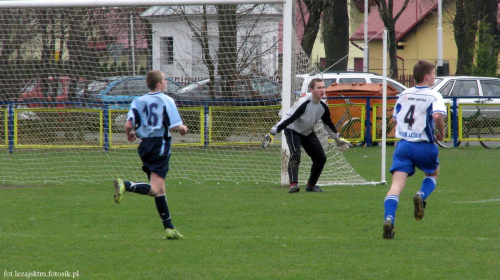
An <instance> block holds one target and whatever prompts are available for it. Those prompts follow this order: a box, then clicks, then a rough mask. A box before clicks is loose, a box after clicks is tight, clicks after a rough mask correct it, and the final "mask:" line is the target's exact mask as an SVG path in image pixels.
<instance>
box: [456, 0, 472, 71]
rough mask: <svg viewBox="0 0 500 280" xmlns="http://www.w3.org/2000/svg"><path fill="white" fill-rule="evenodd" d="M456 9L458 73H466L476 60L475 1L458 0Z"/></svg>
mask: <svg viewBox="0 0 500 280" xmlns="http://www.w3.org/2000/svg"><path fill="white" fill-rule="evenodd" d="M456 9H457V12H456V15H455V19H454V21H453V27H454V34H455V42H456V44H457V52H458V53H457V57H458V59H457V72H456V75H466V74H467V73H468V72H469V71H470V69H471V67H472V64H473V61H474V46H475V40H476V32H477V28H478V25H477V13H476V12H475V11H476V7H475V1H472V0H457V2H456Z"/></svg>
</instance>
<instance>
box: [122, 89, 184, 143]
mask: <svg viewBox="0 0 500 280" xmlns="http://www.w3.org/2000/svg"><path fill="white" fill-rule="evenodd" d="M127 120H131V121H132V124H133V125H134V127H135V134H136V135H137V137H139V138H152V137H163V138H164V139H168V138H170V137H171V135H170V131H169V129H170V128H173V127H177V126H179V125H182V119H181V116H180V115H179V111H178V110H177V106H176V105H175V101H174V100H173V99H172V98H171V97H169V96H167V95H165V94H164V93H163V92H154V93H148V94H145V95H143V96H141V97H139V98H137V99H135V100H134V101H132V104H130V110H129V111H128V113H127Z"/></svg>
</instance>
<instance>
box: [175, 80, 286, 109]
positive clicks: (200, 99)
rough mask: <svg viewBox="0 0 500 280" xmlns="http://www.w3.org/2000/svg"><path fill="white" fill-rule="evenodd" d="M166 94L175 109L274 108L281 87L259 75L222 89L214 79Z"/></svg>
mask: <svg viewBox="0 0 500 280" xmlns="http://www.w3.org/2000/svg"><path fill="white" fill-rule="evenodd" d="M224 88H226V89H224ZM169 95H170V96H171V97H172V98H173V99H174V100H175V101H176V103H177V104H178V105H179V106H203V105H209V106H221V105H227V106H257V105H275V104H278V103H279V101H280V98H281V84H279V83H277V82H275V81H273V80H271V79H268V78H265V77H260V76H240V77H238V79H235V80H233V81H228V82H227V83H226V86H224V85H223V82H222V79H221V78H220V77H217V78H215V81H214V82H211V81H210V80H209V79H206V80H203V81H199V82H195V83H192V84H189V85H187V86H185V87H183V88H181V89H180V90H179V91H177V92H174V93H172V94H169Z"/></svg>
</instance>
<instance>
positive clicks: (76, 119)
mask: <svg viewBox="0 0 500 280" xmlns="http://www.w3.org/2000/svg"><path fill="white" fill-rule="evenodd" d="M293 3H294V1H282V0H279V1H278V0H245V1H232V0H231V1H229V0H226V1H223V0H210V1H203V0H190V1H187V0H185V1H152V0H145V1H127V0H121V1H114V0H106V1H104V0H103V1H76V0H65V1H60V0H54V1H0V28H2V30H3V32H2V34H0V41H1V45H0V63H1V64H2V65H4V67H2V69H0V72H1V73H0V74H1V75H0V125H1V126H2V127H1V129H0V165H1V167H0V168H1V170H2V171H1V172H0V184H26V185H31V184H44V183H51V184H58V183H67V182H73V181H88V182H95V181H104V180H112V179H113V178H116V177H124V178H127V179H130V180H136V181H141V180H144V179H145V176H144V174H143V172H142V171H141V163H140V159H139V157H138V156H137V151H136V149H137V146H138V141H136V142H133V143H130V142H128V141H127V140H126V137H125V135H124V123H125V120H126V113H127V110H128V107H129V104H130V102H131V101H132V100H133V99H134V98H136V97H137V96H140V95H143V94H145V93H147V92H148V89H147V87H146V85H145V79H144V75H145V74H146V73H147V72H148V71H149V70H153V69H156V70H162V71H163V72H165V74H166V77H167V79H168V87H167V92H166V94H167V95H169V96H171V97H172V98H174V100H176V102H177V104H178V107H179V111H180V113H181V116H182V118H183V121H184V122H185V124H186V125H187V126H188V127H189V129H190V133H189V134H188V135H185V136H180V135H178V134H177V133H175V132H174V133H173V140H172V141H173V142H172V143H173V149H172V150H173V153H172V157H171V160H170V166H171V170H170V171H169V174H168V176H167V181H168V182H177V181H178V182H181V181H183V180H188V181H192V182H196V183H201V182H206V181H232V182H235V183H237V182H257V183H266V184H271V185H285V184H287V182H288V174H287V168H286V166H287V163H288V160H287V159H288V156H287V155H288V152H287V145H286V144H285V140H284V137H282V136H281V135H277V136H276V139H275V142H276V144H275V145H274V146H272V147H271V148H268V149H265V150H264V149H262V147H261V140H262V138H263V136H264V135H265V134H266V133H267V132H269V130H270V128H271V127H272V126H273V125H274V124H275V123H277V122H278V121H279V119H280V118H281V116H282V115H283V114H284V113H286V112H287V111H288V110H289V109H290V107H291V104H292V103H293V102H294V101H295V100H296V99H297V96H295V94H294V92H295V91H298V90H299V87H300V81H299V80H298V79H297V75H298V74H305V73H307V71H308V69H310V66H311V65H310V63H309V60H308V59H307V57H306V56H305V55H304V53H303V51H302V50H301V48H300V45H299V44H298V41H297V38H296V36H295V30H294V26H295V25H294V24H292V21H293V18H294V16H293V13H294V7H293ZM186 85H189V86H188V87H183V86H186ZM180 88H182V90H179V89H180ZM317 134H318V136H319V137H320V140H321V141H322V143H323V144H324V148H325V152H326V153H327V157H328V161H327V165H326V166H325V169H324V171H323V174H322V176H321V178H320V182H318V183H319V184H322V185H359V184H374V183H373V182H368V181H366V180H365V179H364V178H362V177H361V176H360V175H359V174H358V173H357V172H356V171H355V170H354V169H353V168H352V167H351V166H350V165H349V163H348V162H347V161H346V159H345V158H344V156H343V154H342V153H339V152H338V151H337V150H336V149H335V148H334V146H332V145H329V143H328V140H327V138H328V135H327V134H326V133H325V132H324V131H323V130H322V129H321V128H320V129H318V131H317ZM304 154H305V153H304ZM310 164H311V163H310V160H309V159H308V157H306V156H304V157H303V163H302V166H301V169H300V172H301V173H300V175H299V178H300V179H301V180H306V178H307V177H308V175H307V173H308V172H309V166H310Z"/></svg>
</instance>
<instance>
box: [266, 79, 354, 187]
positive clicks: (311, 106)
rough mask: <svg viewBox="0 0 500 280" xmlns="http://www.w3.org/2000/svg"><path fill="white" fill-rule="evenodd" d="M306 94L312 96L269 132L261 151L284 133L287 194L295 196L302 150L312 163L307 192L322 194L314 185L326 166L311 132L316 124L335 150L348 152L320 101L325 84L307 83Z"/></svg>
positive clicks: (345, 144)
mask: <svg viewBox="0 0 500 280" xmlns="http://www.w3.org/2000/svg"><path fill="white" fill-rule="evenodd" d="M309 90H310V91H311V96H305V97H302V98H300V99H299V100H298V101H297V102H296V103H295V104H294V105H293V107H292V108H291V109H290V111H288V113H287V114H286V115H285V116H284V117H283V118H282V119H281V120H280V121H279V122H278V123H277V124H276V125H275V126H274V127H273V128H272V129H271V132H269V134H267V135H266V137H265V138H264V141H263V147H264V148H265V147H266V146H267V143H268V141H269V139H272V138H273V137H274V135H276V134H277V133H278V132H280V131H282V130H284V134H285V137H286V142H287V144H288V148H289V151H290V160H289V162H288V175H289V178H290V188H289V189H288V192H289V193H298V192H299V191H300V187H299V185H298V180H299V178H298V173H299V164H300V158H301V149H300V147H301V146H302V147H303V148H304V150H305V151H306V153H307V154H308V155H309V156H310V157H311V160H312V162H313V164H312V166H311V174H310V176H309V179H308V181H307V185H306V191H308V192H323V190H322V189H321V188H320V187H318V186H317V185H316V183H317V182H318V179H319V176H320V175H321V172H322V171H323V167H324V166H325V162H326V155H325V151H324V150H323V146H322V145H321V143H320V141H319V139H318V137H317V136H316V133H315V132H314V126H315V125H316V123H317V122H318V121H319V120H321V121H322V122H323V126H324V128H325V130H326V132H328V134H329V135H330V136H331V137H332V138H333V139H335V142H336V143H337V148H338V149H339V150H340V151H342V152H343V151H345V150H347V149H348V148H349V142H347V141H346V140H344V139H341V138H340V136H339V133H338V132H337V128H335V125H334V124H333V123H332V120H331V117H330V110H329V109H328V105H326V103H325V102H324V101H323V100H321V99H322V98H323V97H324V96H325V83H324V81H323V80H322V79H313V80H312V81H311V82H310V83H309Z"/></svg>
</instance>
